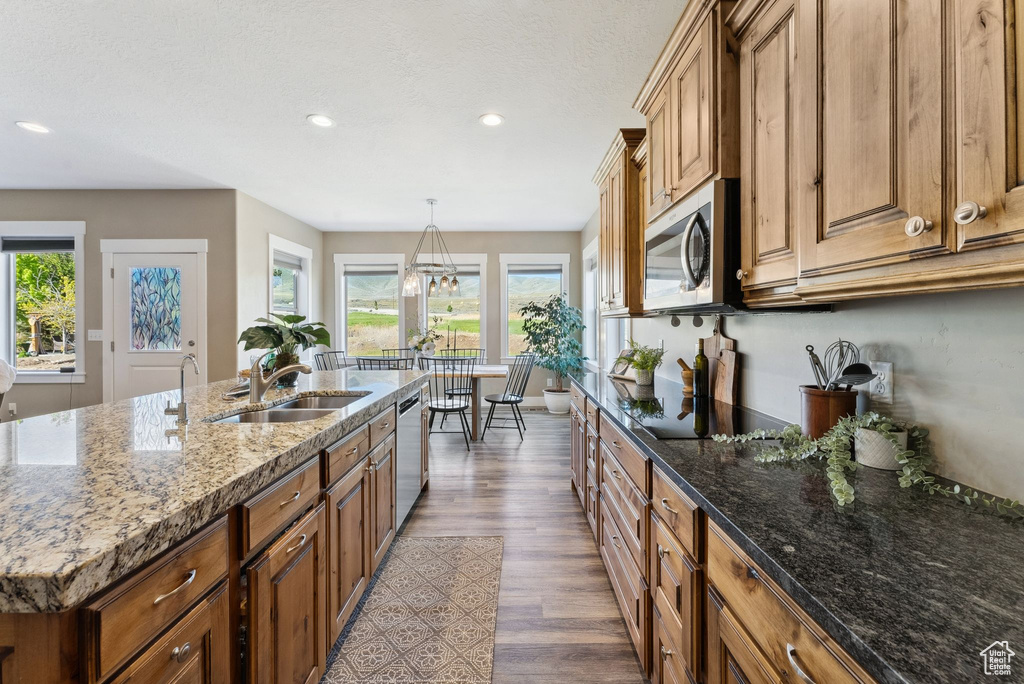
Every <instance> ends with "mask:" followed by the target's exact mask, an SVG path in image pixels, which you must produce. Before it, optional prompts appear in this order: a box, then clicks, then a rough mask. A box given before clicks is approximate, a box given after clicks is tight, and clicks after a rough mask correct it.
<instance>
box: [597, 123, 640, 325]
mask: <svg viewBox="0 0 1024 684" xmlns="http://www.w3.org/2000/svg"><path fill="white" fill-rule="evenodd" d="M645 135H646V131H645V130H644V129H642V128H623V129H620V130H619V132H618V133H617V134H616V136H615V139H614V140H613V141H612V145H611V147H610V148H609V149H608V152H607V153H606V154H605V157H604V159H603V161H602V162H601V166H600V167H598V170H597V173H596V174H595V175H594V183H595V184H596V185H597V186H598V188H599V212H600V214H599V218H600V222H601V227H600V234H599V238H600V249H599V254H600V257H599V259H598V261H599V266H598V267H599V269H600V273H599V278H598V281H599V284H600V286H601V297H600V304H599V307H598V308H599V310H600V311H601V313H602V315H606V316H630V315H640V314H642V313H643V273H642V269H643V253H644V245H643V239H644V236H643V229H644V226H643V225H641V223H640V198H641V195H640V181H639V170H638V169H637V166H636V164H634V163H633V161H632V157H633V154H634V153H635V152H636V149H637V147H638V146H639V145H640V143H641V141H642V140H643V139H644V136H645Z"/></svg>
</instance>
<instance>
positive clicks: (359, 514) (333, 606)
mask: <svg viewBox="0 0 1024 684" xmlns="http://www.w3.org/2000/svg"><path fill="white" fill-rule="evenodd" d="M368 463H369V461H368V460H367V459H366V458H364V459H363V460H362V461H361V462H360V463H359V464H358V465H356V466H355V467H354V468H353V469H352V470H351V471H350V472H349V473H348V475H346V476H345V477H343V478H342V479H341V480H339V481H338V483H337V484H336V485H334V486H333V487H331V488H330V489H329V490H327V494H326V502H327V552H328V555H329V556H330V575H329V577H328V580H327V604H328V610H329V615H330V619H329V622H330V624H329V625H328V629H329V634H328V642H327V648H328V650H330V648H331V647H332V646H333V645H334V642H335V641H337V640H338V637H339V636H340V635H341V630H342V628H343V627H344V626H345V623H346V622H348V619H349V617H350V616H351V615H352V611H353V610H355V607H356V604H357V603H358V602H359V599H360V597H361V596H362V595H363V591H365V589H366V585H367V584H368V583H369V581H370V575H371V574H372V573H371V570H370V564H371V562H372V558H371V556H370V534H369V525H368V524H367V521H368V520H369V519H370V471H369V468H370V467H372V466H369V465H368Z"/></svg>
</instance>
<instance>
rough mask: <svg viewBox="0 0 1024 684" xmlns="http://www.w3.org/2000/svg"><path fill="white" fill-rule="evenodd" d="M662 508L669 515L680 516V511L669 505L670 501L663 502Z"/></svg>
mask: <svg viewBox="0 0 1024 684" xmlns="http://www.w3.org/2000/svg"><path fill="white" fill-rule="evenodd" d="M661 507H662V508H664V509H665V510H666V511H668V512H669V513H671V514H672V515H679V511H677V510H676V509H674V508H672V507H671V506H669V505H668V499H662V500H661Z"/></svg>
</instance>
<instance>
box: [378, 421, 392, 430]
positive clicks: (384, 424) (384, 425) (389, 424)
mask: <svg viewBox="0 0 1024 684" xmlns="http://www.w3.org/2000/svg"><path fill="white" fill-rule="evenodd" d="M380 426H381V427H385V428H386V427H391V423H389V422H388V421H386V420H385V421H384V422H383V423H381V424H380Z"/></svg>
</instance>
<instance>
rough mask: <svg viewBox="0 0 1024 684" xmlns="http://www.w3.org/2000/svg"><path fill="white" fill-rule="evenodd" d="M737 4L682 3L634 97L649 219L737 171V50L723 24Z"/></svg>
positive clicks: (732, 175) (733, 174) (734, 175)
mask: <svg viewBox="0 0 1024 684" xmlns="http://www.w3.org/2000/svg"><path fill="white" fill-rule="evenodd" d="M734 4H735V3H734V2H717V3H709V2H702V3H698V2H692V3H690V4H689V5H687V8H686V10H685V11H684V13H683V16H682V17H681V18H680V19H679V23H678V24H677V25H676V28H675V30H674V31H673V32H672V35H671V36H670V37H669V40H668V43H667V44H666V45H665V47H664V48H663V49H662V52H661V55H660V56H659V57H658V61H657V62H656V63H655V66H654V69H653V70H652V71H651V74H650V76H648V77H647V82H646V83H645V84H644V86H643V89H642V90H641V91H640V94H639V95H638V96H637V99H636V102H635V103H634V104H633V106H634V107H635V108H636V109H638V110H640V112H641V113H642V114H643V115H644V117H645V118H646V119H647V145H648V150H647V155H648V167H649V171H648V178H649V182H648V187H647V190H646V192H645V193H644V202H645V203H646V205H647V222H650V221H653V220H654V219H655V218H657V217H658V216H659V215H660V214H661V213H662V212H664V211H665V210H666V209H668V208H669V207H670V206H672V205H673V204H674V203H676V202H678V201H679V200H681V199H683V198H684V197H686V196H688V195H689V194H690V193H691V192H692V191H694V190H696V189H697V188H699V187H700V186H702V185H703V184H704V183H705V182H707V181H708V180H710V179H711V178H714V177H736V176H737V175H738V173H739V161H738V156H737V139H736V137H737V136H736V114H737V112H736V102H735V98H736V94H735V88H736V74H737V71H736V67H737V56H736V54H735V51H734V49H733V48H732V47H730V42H729V39H728V38H729V37H728V34H727V29H726V28H725V27H724V26H723V24H722V17H724V16H727V15H728V13H729V11H730V10H731V8H732V7H733V5H734Z"/></svg>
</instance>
